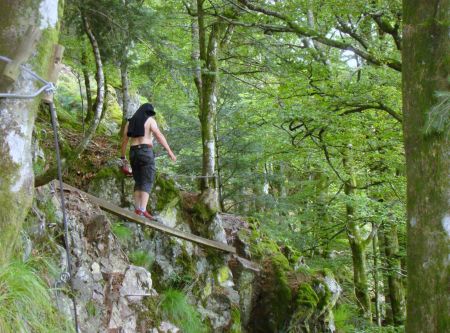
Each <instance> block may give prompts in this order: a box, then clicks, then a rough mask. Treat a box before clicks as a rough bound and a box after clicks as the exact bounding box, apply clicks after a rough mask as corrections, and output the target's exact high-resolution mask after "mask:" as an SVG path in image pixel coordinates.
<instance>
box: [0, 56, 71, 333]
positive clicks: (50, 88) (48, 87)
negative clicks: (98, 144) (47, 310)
mask: <svg viewBox="0 0 450 333" xmlns="http://www.w3.org/2000/svg"><path fill="white" fill-rule="evenodd" d="M0 60H2V61H4V62H7V63H10V62H12V60H11V59H9V58H7V57H4V56H0ZM20 68H21V69H22V70H23V71H25V72H27V73H29V74H30V75H31V76H32V77H33V78H34V79H35V80H37V81H40V82H42V83H43V84H44V86H42V87H41V88H40V89H39V90H37V91H36V92H34V93H32V94H30V95H20V94H8V93H0V98H9V99H33V98H35V97H37V96H39V95H40V94H41V93H43V92H46V93H52V92H55V90H56V89H55V86H54V85H53V83H51V82H47V81H46V80H44V79H43V78H41V77H40V76H39V75H37V74H36V73H34V72H33V71H31V70H30V69H28V68H26V67H25V66H23V65H21V66H20ZM48 106H49V109H50V115H51V119H52V127H53V134H54V139H55V150H56V160H57V165H58V180H59V193H60V195H61V210H62V214H63V224H64V242H65V246H66V259H67V267H66V271H64V272H62V273H61V275H60V277H59V279H58V281H56V282H55V287H59V286H60V285H63V284H66V283H67V282H68V281H70V287H71V289H72V290H74V285H73V279H72V273H71V270H72V259H71V256H70V248H69V227H68V224H67V218H66V208H65V206H66V205H65V202H64V192H63V190H62V189H63V182H62V171H61V169H62V168H61V155H60V151H59V139H58V129H57V126H56V110H55V105H54V104H53V102H51V103H48ZM71 298H72V302H73V311H74V321H75V332H76V333H79V328H78V313H77V303H76V300H75V296H74V295H72V297H71Z"/></svg>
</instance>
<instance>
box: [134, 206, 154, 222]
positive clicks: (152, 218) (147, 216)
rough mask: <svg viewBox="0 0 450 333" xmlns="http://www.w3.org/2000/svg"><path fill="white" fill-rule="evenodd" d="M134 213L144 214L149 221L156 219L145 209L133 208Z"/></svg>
mask: <svg viewBox="0 0 450 333" xmlns="http://www.w3.org/2000/svg"><path fill="white" fill-rule="evenodd" d="M134 213H135V214H137V215H139V216H144V217H146V218H148V219H149V220H150V221H156V219H155V218H154V217H153V216H152V214H150V213H149V212H147V211H142V210H140V209H135V210H134Z"/></svg>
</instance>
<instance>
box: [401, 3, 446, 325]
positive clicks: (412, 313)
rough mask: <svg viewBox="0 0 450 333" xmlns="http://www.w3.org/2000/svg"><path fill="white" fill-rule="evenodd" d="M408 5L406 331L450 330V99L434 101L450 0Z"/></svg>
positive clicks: (440, 85) (440, 83)
mask: <svg viewBox="0 0 450 333" xmlns="http://www.w3.org/2000/svg"><path fill="white" fill-rule="evenodd" d="M403 5H404V7H403V13H404V14H403V18H404V23H403V27H404V30H403V52H402V55H403V66H404V70H403V71H402V73H403V74H402V75H403V112H404V122H403V124H404V139H405V152H406V172H407V212H408V214H407V215H408V227H407V236H408V245H407V253H408V256H407V267H408V297H407V320H406V332H410V333H420V332H426V333H438V332H449V331H450V316H449V313H450V297H449V285H450V280H449V270H450V260H449V238H450V142H449V141H450V140H449V138H450V135H449V126H448V125H449V121H450V120H449V118H448V110H449V107H450V105H449V103H448V101H447V102H446V104H445V102H444V104H443V105H442V106H443V107H442V108H441V109H440V110H439V109H433V106H436V105H437V104H438V102H439V101H438V99H437V97H436V92H437V91H445V92H448V90H449V81H448V75H449V61H448V55H449V54H450V40H449V38H448V19H449V16H448V13H449V9H450V0H404V1H403ZM441 102H442V101H441ZM427 118H428V121H427ZM430 120H431V121H430Z"/></svg>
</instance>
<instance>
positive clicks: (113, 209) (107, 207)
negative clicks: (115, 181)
mask: <svg viewBox="0 0 450 333" xmlns="http://www.w3.org/2000/svg"><path fill="white" fill-rule="evenodd" d="M54 184H55V187H56V188H58V189H59V183H58V182H56V181H55V182H54ZM63 186H64V190H67V191H70V192H78V193H80V194H82V195H83V196H85V197H87V198H88V199H89V200H90V201H92V202H93V203H95V204H97V205H98V206H99V207H100V208H101V209H103V210H104V211H107V212H109V213H112V214H114V215H116V216H119V217H122V218H125V219H127V220H129V221H131V222H134V223H138V224H142V225H145V226H147V227H150V228H152V229H156V230H158V231H161V232H164V233H166V234H169V235H171V236H175V237H178V238H182V239H185V240H188V241H190V242H194V243H197V244H200V245H204V246H207V247H212V248H215V249H218V250H221V251H224V252H229V253H233V254H236V249H235V248H234V247H232V246H229V245H227V244H224V243H221V242H217V241H214V240H210V239H207V238H203V237H200V236H197V235H193V234H189V233H186V232H183V231H180V230H178V229H174V228H170V227H168V226H165V225H164V224H162V223H158V222H153V221H150V220H148V219H146V218H145V217H142V216H139V215H136V214H135V213H134V212H131V211H129V210H126V209H123V208H121V207H118V206H116V205H113V204H111V203H109V202H108V201H106V200H104V199H101V198H97V197H95V196H93V195H92V194H89V193H86V192H83V191H81V190H79V189H77V188H76V187H73V186H70V185H68V184H65V183H64V185H63Z"/></svg>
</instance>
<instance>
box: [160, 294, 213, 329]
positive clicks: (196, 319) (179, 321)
mask: <svg viewBox="0 0 450 333" xmlns="http://www.w3.org/2000/svg"><path fill="white" fill-rule="evenodd" d="M159 311H161V314H162V317H163V318H164V319H166V320H168V321H170V322H172V323H174V324H175V325H176V326H178V327H179V328H180V329H181V331H182V332H183V333H202V332H206V326H205V324H203V323H202V320H201V317H200V314H199V313H198V312H197V310H196V309H195V307H194V306H192V305H191V304H189V303H188V301H187V297H186V295H185V294H183V292H181V291H179V290H175V289H167V290H166V291H165V292H164V294H162V296H161V302H160V304H159Z"/></svg>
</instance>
